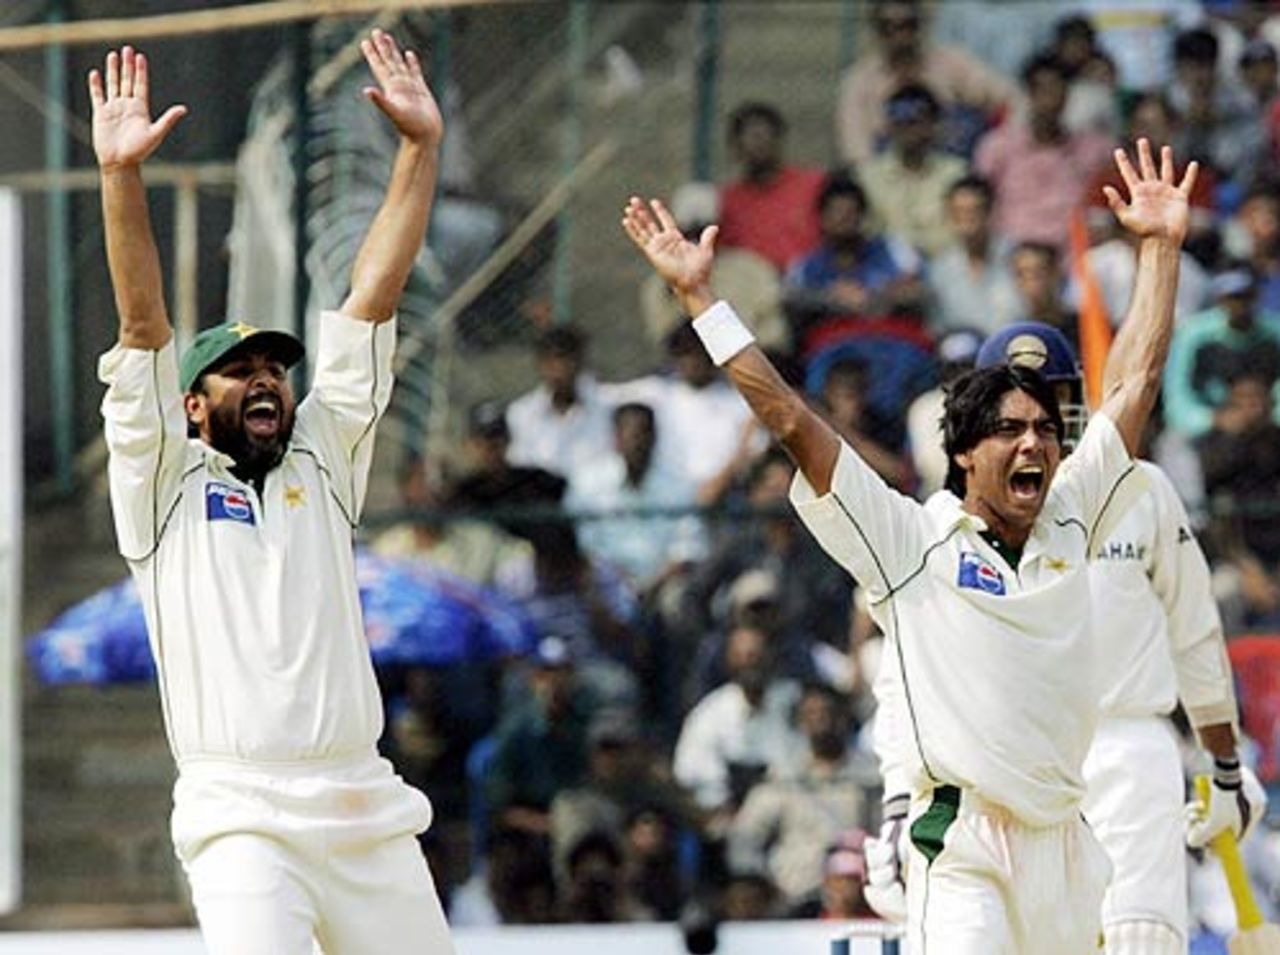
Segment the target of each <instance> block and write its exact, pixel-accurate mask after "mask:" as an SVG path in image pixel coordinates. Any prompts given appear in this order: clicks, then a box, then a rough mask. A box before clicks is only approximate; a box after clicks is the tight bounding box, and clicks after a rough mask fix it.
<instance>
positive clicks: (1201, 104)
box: [1169, 27, 1266, 199]
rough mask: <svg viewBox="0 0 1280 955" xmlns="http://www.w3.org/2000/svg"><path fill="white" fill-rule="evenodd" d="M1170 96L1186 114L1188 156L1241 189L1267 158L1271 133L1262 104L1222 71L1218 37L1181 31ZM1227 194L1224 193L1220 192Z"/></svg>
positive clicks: (1197, 30) (1206, 32)
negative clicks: (1224, 78) (1267, 140)
mask: <svg viewBox="0 0 1280 955" xmlns="http://www.w3.org/2000/svg"><path fill="white" fill-rule="evenodd" d="M1173 68H1174V75H1175V79H1174V83H1173V86H1172V88H1171V90H1170V93H1169V96H1170V100H1171V101H1172V103H1173V105H1174V107H1175V108H1176V109H1177V110H1178V112H1179V113H1181V114H1182V117H1183V130H1184V132H1185V140H1184V146H1185V149H1186V152H1185V153H1180V155H1184V156H1185V157H1186V158H1187V159H1189V160H1190V159H1194V160H1197V161H1199V162H1200V163H1201V164H1202V165H1205V166H1208V167H1209V168H1211V169H1212V170H1213V171H1214V173H1215V175H1216V176H1217V178H1218V180H1219V181H1220V182H1228V181H1229V182H1231V183H1233V184H1234V186H1235V188H1236V190H1237V192H1236V195H1239V194H1240V191H1242V190H1243V189H1244V188H1245V187H1246V186H1247V185H1248V184H1249V183H1250V182H1252V181H1253V180H1254V179H1255V178H1256V177H1257V175H1258V173H1259V172H1260V171H1261V170H1262V168H1263V165H1264V163H1265V161H1266V133H1265V127H1264V125H1263V120H1262V117H1261V115H1260V113H1259V111H1258V108H1257V107H1256V106H1255V105H1254V103H1252V102H1251V98H1250V96H1249V94H1248V92H1247V91H1246V90H1245V89H1244V88H1242V87H1241V86H1239V85H1238V84H1236V83H1234V82H1231V83H1228V82H1224V81H1223V79H1222V77H1221V75H1220V74H1219V72H1218V38H1217V37H1216V36H1214V35H1213V33H1212V31H1210V30H1207V29H1204V28H1200V27H1197V28H1195V29H1192V30H1185V31H1183V32H1182V33H1180V34H1178V37H1177V39H1176V40H1175V41H1174V49H1173ZM1220 199H1221V197H1220Z"/></svg>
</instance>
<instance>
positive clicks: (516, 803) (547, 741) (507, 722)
mask: <svg viewBox="0 0 1280 955" xmlns="http://www.w3.org/2000/svg"><path fill="white" fill-rule="evenodd" d="M575 671H576V666H575V661H574V658H573V651H572V649H571V648H570V646H569V644H568V643H566V642H565V641H564V640H561V639H560V638H559V637H544V638H543V639H542V640H541V641H540V642H539V643H538V646H537V649H536V651H535V652H534V655H533V658H532V659H531V660H530V666H529V674H528V679H529V686H530V689H531V691H532V692H531V693H530V694H529V695H528V697H526V698H524V699H521V700H518V701H517V702H516V704H515V706H514V707H513V709H512V710H511V711H509V712H508V713H507V714H506V715H505V716H504V717H503V719H502V721H501V722H500V723H499V725H498V728H497V729H496V730H495V731H494V753H493V758H492V760H491V762H490V763H489V766H488V770H487V773H486V775H485V787H484V788H485V802H486V805H487V807H488V812H489V818H490V819H491V820H492V824H493V825H495V826H502V827H507V828H511V829H518V830H521V831H524V832H528V833H533V834H535V835H538V836H544V837H545V836H547V835H548V833H549V832H550V827H551V813H550V810H551V802H552V800H553V799H555V797H556V794H557V793H559V792H561V791H562V790H565V789H568V788H569V787H571V786H576V785H578V784H579V783H580V782H581V781H582V779H583V778H584V777H585V775H586V771H587V756H588V749H587V727H588V723H589V720H590V714H591V711H592V709H593V703H592V702H591V700H590V698H589V695H588V694H587V692H586V691H585V690H584V689H583V687H582V686H580V685H579V683H578V679H577V675H576V672H575Z"/></svg>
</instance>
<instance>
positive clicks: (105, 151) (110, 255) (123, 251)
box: [89, 46, 187, 351]
mask: <svg viewBox="0 0 1280 955" xmlns="http://www.w3.org/2000/svg"><path fill="white" fill-rule="evenodd" d="M105 74H106V75H105V82H104V77H103V74H102V73H99V72H98V71H97V70H90V71H89V101H90V103H91V104H92V106H93V150H94V153H95V154H96V155H97V157H98V170H99V172H100V174H101V181H102V219H103V228H104V231H105V233H106V243H107V267H108V269H109V271H110V273H111V286H112V288H113V289H114V291H115V299H116V311H117V312H118V313H119V316H120V344H122V345H124V346H125V347H126V348H143V349H149V350H153V351H154V350H158V349H160V348H162V347H163V346H164V345H165V343H167V342H168V341H169V338H170V336H171V335H172V331H171V329H170V327H169V313H168V310H167V309H166V308H165V304H164V283H163V280H162V278H161V275H160V254H159V252H158V251H157V250H156V241H155V237H154V236H153V235H152V233H151V216H150V214H149V213H148V212H147V193H146V188H145V186H143V184H142V163H143V162H144V161H145V160H146V158H147V157H148V156H150V155H151V154H152V153H153V152H155V150H156V148H157V147H158V146H159V145H160V144H161V143H162V142H164V140H165V137H167V136H168V135H169V132H170V131H171V130H172V129H173V127H174V126H175V125H176V124H177V122H178V120H180V119H181V118H182V117H183V116H185V115H186V112H187V108H186V107H185V106H170V107H169V108H168V109H167V110H165V112H164V115H162V116H161V117H160V118H159V119H157V120H155V121H154V122H152V120H151V107H150V103H149V96H150V83H149V77H148V68H147V58H146V57H145V56H143V55H142V54H141V53H138V52H136V51H135V50H134V49H133V47H130V46H126V47H125V48H124V49H122V50H120V51H119V52H118V53H117V52H116V51H115V50H112V51H111V52H110V53H108V54H107V62H106V68H105Z"/></svg>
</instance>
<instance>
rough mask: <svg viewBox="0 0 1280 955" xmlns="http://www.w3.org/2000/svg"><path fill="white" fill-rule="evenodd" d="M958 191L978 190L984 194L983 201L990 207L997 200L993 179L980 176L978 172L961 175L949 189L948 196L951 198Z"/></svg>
mask: <svg viewBox="0 0 1280 955" xmlns="http://www.w3.org/2000/svg"><path fill="white" fill-rule="evenodd" d="M958 192H976V193H977V194H978V195H980V196H982V199H983V201H984V202H985V203H986V204H987V208H988V209H990V208H991V207H992V205H994V204H995V201H996V190H995V187H994V186H992V185H991V180H990V179H988V178H987V177H986V176H979V175H977V174H976V173H975V174H970V175H968V176H961V177H960V178H959V179H957V180H956V181H955V182H953V183H952V184H951V188H950V189H948V190H947V198H948V199H950V198H951V197H952V196H954V195H955V194H956V193H958Z"/></svg>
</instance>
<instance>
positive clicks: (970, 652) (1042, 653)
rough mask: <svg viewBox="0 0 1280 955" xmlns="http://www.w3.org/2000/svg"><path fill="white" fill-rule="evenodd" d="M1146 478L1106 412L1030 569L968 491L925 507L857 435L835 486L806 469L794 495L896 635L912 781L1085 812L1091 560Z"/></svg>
mask: <svg viewBox="0 0 1280 955" xmlns="http://www.w3.org/2000/svg"><path fill="white" fill-rule="evenodd" d="M1144 484H1145V481H1144V480H1143V474H1142V472H1141V470H1139V469H1138V468H1137V467H1136V466H1135V464H1134V462H1133V461H1132V459H1131V458H1130V457H1129V454H1128V451H1127V450H1126V448H1125V446H1124V442H1123V441H1122V440H1121V438H1120V435H1119V434H1118V433H1117V431H1116V429H1115V426H1114V425H1113V424H1112V423H1111V422H1110V421H1109V420H1108V419H1107V418H1106V417H1104V416H1102V415H1096V416H1095V417H1094V418H1093V420H1092V421H1091V422H1090V424H1089V427H1088V428H1087V429H1086V431H1085V435H1084V437H1083V439H1082V440H1081V442H1080V445H1079V447H1078V448H1077V449H1076V451H1075V453H1073V454H1072V455H1071V457H1070V458H1068V459H1067V460H1066V461H1064V462H1063V464H1062V465H1061V467H1060V468H1059V469H1058V472H1057V474H1056V475H1055V477H1054V481H1053V484H1052V485H1051V487H1050V489H1049V494H1048V496H1047V498H1046V501H1045V505H1044V508H1043V510H1042V511H1041V513H1040V516H1039V517H1038V518H1037V520H1036V523H1035V525H1034V527H1033V529H1032V533H1031V536H1030V538H1029V539H1028V540H1027V543H1026V546H1025V547H1024V549H1023V553H1022V558H1021V561H1020V562H1019V565H1018V566H1017V567H1016V568H1015V567H1010V566H1009V565H1008V564H1007V563H1006V562H1005V560H1004V558H1003V557H1001V556H1000V554H999V553H997V552H996V550H995V549H994V548H993V547H992V546H991V545H990V544H988V543H987V542H986V541H985V540H983V538H982V537H981V536H980V532H981V531H983V530H985V527H986V525H985V524H984V522H983V521H982V520H981V519H980V518H978V517H976V516H975V515H972V514H969V513H967V512H966V511H964V510H963V509H962V508H961V504H960V501H959V500H958V499H957V498H956V497H955V496H954V495H952V494H950V493H949V492H947V491H939V492H938V493H937V494H934V495H933V496H932V497H930V498H929V500H928V502H927V503H926V504H924V505H921V504H919V503H918V502H916V501H914V500H912V499H911V498H908V497H906V496H904V495H902V494H899V493H897V492H896V491H893V490H891V489H890V488H889V487H887V486H886V485H885V483H884V482H883V481H882V480H881V479H880V478H879V477H878V476H877V475H876V474H875V472H874V471H872V470H871V469H870V468H869V467H868V466H867V465H866V464H864V463H863V462H862V461H861V460H860V459H859V458H858V456H857V454H855V453H854V452H853V451H852V450H851V449H850V448H849V447H848V446H844V447H843V448H842V449H841V452H840V457H839V459H838V461H837V463H836V468H835V473H834V475H833V477H832V487H831V490H830V492H828V493H827V494H825V495H822V496H821V497H819V496H817V495H816V494H815V492H814V491H813V488H812V487H811V486H810V485H809V484H808V482H807V481H806V480H805V479H804V477H803V475H799V474H797V477H796V481H795V484H794V485H793V487H792V492H791V498H792V502H793V503H794V504H795V506H796V509H797V510H798V511H799V513H800V517H801V519H802V520H803V521H804V522H805V524H806V525H807V526H808V528H809V529H810V531H812V532H813V534H814V536H815V537H817V539H818V541H819V543H821V544H822V546H823V548H824V549H825V550H826V551H827V553H828V554H830V555H831V556H832V557H833V558H834V559H835V560H837V561H838V562H839V563H840V564H841V565H842V566H844V567H845V568H846V569H847V570H848V571H849V572H850V573H851V574H852V575H853V577H854V578H855V579H856V580H857V581H858V582H859V583H860V584H861V585H862V586H863V587H864V588H866V590H867V596H868V600H869V604H870V609H871V614H872V616H873V618H875V620H876V622H877V623H878V624H879V625H880V627H881V629H882V630H883V631H884V633H885V636H886V640H887V643H886V657H885V661H884V663H883V664H882V665H883V666H886V667H896V668H897V669H898V671H899V672H898V675H899V676H900V679H901V682H902V692H903V698H904V703H905V706H904V707H902V716H903V719H904V721H905V722H906V724H907V725H906V726H904V727H901V728H900V729H901V730H902V731H904V732H905V738H906V739H907V740H908V741H909V743H910V745H909V746H907V747H901V749H903V750H907V752H905V753H901V754H900V756H901V759H902V761H903V762H902V766H901V769H902V771H903V776H904V777H905V779H906V780H907V781H908V782H909V785H910V788H911V789H912V790H915V791H920V790H923V789H927V788H930V787H931V786H933V785H937V784H939V783H949V784H952V785H955V786H959V787H961V788H965V789H971V790H974V791H976V792H977V793H978V794H979V795H980V796H982V797H983V798H985V799H987V800H988V801H990V802H993V803H996V804H999V805H1001V806H1004V807H1005V808H1007V809H1008V810H1010V811H1011V812H1012V813H1013V814H1014V815H1015V816H1017V817H1018V818H1019V819H1021V820H1022V821H1023V822H1025V823H1027V824H1029V825H1056V824H1058V823H1061V822H1065V821H1066V820H1068V819H1071V818H1073V817H1074V816H1075V815H1076V814H1078V812H1079V804H1080V799H1081V797H1082V795H1083V793H1084V782H1083V778H1082V775H1081V765H1082V764H1083V762H1084V757H1085V754H1086V752H1087V751H1088V748H1089V742H1090V740H1091V739H1092V736H1093V729H1094V726H1095V724H1096V721H1097V718H1098V701H1099V698H1100V696H1101V677H1100V674H1099V672H1098V669H1097V667H1096V665H1095V657H1094V641H1093V639H1092V633H1091V620H1090V615H1089V614H1090V591H1089V576H1088V572H1087V557H1088V554H1089V551H1090V548H1091V546H1092V544H1093V543H1094V542H1095V541H1096V540H1098V539H1102V538H1103V537H1105V536H1106V535H1107V534H1108V533H1109V529H1110V526H1111V525H1112V524H1113V522H1114V521H1115V520H1116V519H1117V518H1118V517H1119V516H1120V515H1121V514H1122V513H1123V511H1124V510H1125V509H1126V508H1127V507H1128V506H1129V505H1130V504H1131V503H1132V500H1133V499H1134V496H1135V495H1137V494H1138V493H1140V492H1141V490H1142V489H1143V486H1144ZM877 748H879V745H878V747H877ZM895 774H896V770H895Z"/></svg>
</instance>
